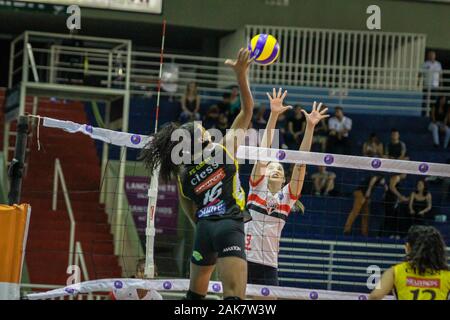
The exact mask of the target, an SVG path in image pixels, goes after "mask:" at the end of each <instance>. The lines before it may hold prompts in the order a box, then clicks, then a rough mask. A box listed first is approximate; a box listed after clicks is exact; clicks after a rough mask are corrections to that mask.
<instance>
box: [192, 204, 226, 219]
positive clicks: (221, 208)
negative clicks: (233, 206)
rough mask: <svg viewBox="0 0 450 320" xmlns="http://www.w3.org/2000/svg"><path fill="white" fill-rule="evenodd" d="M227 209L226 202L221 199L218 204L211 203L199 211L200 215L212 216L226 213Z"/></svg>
mask: <svg viewBox="0 0 450 320" xmlns="http://www.w3.org/2000/svg"><path fill="white" fill-rule="evenodd" d="M226 211H227V208H226V206H225V203H224V202H223V201H220V202H219V203H217V204H213V205H209V206H207V207H204V208H203V209H201V210H199V211H198V217H199V218H204V217H210V216H220V215H223V214H225V212H226Z"/></svg>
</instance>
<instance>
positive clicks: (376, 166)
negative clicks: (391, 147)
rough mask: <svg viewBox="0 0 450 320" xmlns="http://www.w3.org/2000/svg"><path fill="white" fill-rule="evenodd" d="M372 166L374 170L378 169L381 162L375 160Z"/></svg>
mask: <svg viewBox="0 0 450 320" xmlns="http://www.w3.org/2000/svg"><path fill="white" fill-rule="evenodd" d="M371 165H372V168H374V169H378V168H379V167H381V160H380V159H373V160H372V163H371Z"/></svg>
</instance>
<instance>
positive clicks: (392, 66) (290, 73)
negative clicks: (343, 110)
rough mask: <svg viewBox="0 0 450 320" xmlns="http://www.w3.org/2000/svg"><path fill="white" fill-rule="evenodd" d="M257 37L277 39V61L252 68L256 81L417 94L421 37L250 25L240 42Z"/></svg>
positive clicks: (386, 33)
mask: <svg viewBox="0 0 450 320" xmlns="http://www.w3.org/2000/svg"><path fill="white" fill-rule="evenodd" d="M259 33H268V34H272V35H273V36H274V37H275V38H276V39H277V40H278V42H279V43H280V49H281V53H280V62H281V63H279V64H276V65H275V66H273V67H272V68H270V70H267V71H266V70H264V69H255V70H254V71H253V76H254V78H255V81H256V82H258V83H259V82H261V83H267V82H268V81H269V82H275V83H285V84H288V85H297V86H320V87H322V86H325V87H340V86H343V87H345V88H355V89H383V90H384V89H388V90H417V89H419V90H420V83H419V82H418V81H417V77H418V75H419V68H420V66H421V64H422V62H423V60H424V53H425V46H426V35H424V34H413V33H393V32H374V31H358V30H336V29H312V28H294V27H278V26H265V25H264V26H263V25H259V26H258V25H249V26H246V27H245V33H244V34H245V40H247V41H249V40H250V39H251V37H252V36H254V35H256V34H259ZM243 40H244V39H243Z"/></svg>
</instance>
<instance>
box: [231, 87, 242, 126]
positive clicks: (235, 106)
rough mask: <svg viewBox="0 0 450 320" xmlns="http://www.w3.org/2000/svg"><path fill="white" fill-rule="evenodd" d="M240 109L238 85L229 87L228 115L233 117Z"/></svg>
mask: <svg viewBox="0 0 450 320" xmlns="http://www.w3.org/2000/svg"><path fill="white" fill-rule="evenodd" d="M240 110H241V98H240V96H239V87H237V86H233V87H231V95H230V117H231V118H232V119H234V118H235V117H236V115H237V114H238V113H239V111H240Z"/></svg>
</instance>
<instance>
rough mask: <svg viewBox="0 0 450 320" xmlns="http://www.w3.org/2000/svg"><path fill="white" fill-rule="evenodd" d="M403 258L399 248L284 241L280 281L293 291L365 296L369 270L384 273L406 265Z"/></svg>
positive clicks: (382, 245) (380, 245)
mask: <svg viewBox="0 0 450 320" xmlns="http://www.w3.org/2000/svg"><path fill="white" fill-rule="evenodd" d="M447 251H448V253H450V247H448V248H447ZM404 256H405V251H404V246H403V245H397V244H387V243H376V242H372V243H371V242H350V241H330V240H314V239H298V238H295V239H294V238H282V239H281V243H280V255H279V267H278V270H279V275H280V278H279V280H280V282H281V283H282V284H283V285H289V286H294V287H303V286H306V285H307V286H308V287H312V288H314V287H317V288H322V287H326V289H327V290H336V287H338V288H339V290H342V289H341V288H342V287H345V288H346V289H347V290H349V289H348V288H354V291H357V292H362V291H367V290H368V288H367V281H368V279H369V277H370V276H372V275H374V269H369V266H372V267H375V268H376V267H378V268H379V270H380V271H384V270H386V269H387V268H389V267H391V266H393V265H395V264H397V263H400V262H402V261H404V260H403V259H404ZM449 262H450V257H449Z"/></svg>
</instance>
